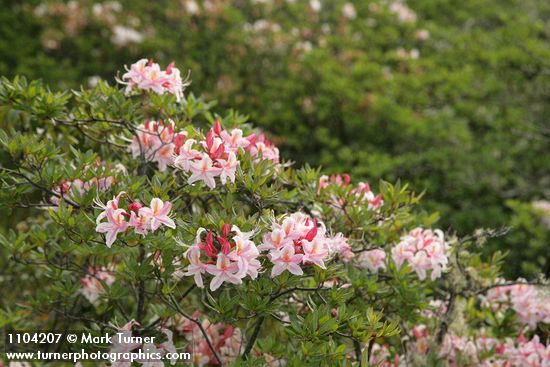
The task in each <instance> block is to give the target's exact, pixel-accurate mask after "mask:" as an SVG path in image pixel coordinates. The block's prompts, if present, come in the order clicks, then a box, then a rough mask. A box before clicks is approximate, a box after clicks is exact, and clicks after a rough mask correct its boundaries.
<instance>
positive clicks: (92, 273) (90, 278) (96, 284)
mask: <svg viewBox="0 0 550 367" xmlns="http://www.w3.org/2000/svg"><path fill="white" fill-rule="evenodd" d="M81 282H82V290H81V293H82V295H83V296H84V297H85V298H86V299H87V300H88V301H90V303H91V304H93V305H96V304H97V301H98V300H99V296H100V295H101V293H102V292H103V289H104V287H103V283H105V284H106V285H108V286H111V285H112V284H113V283H114V282H115V276H114V274H113V272H112V271H111V270H108V269H106V268H105V267H102V268H100V267H95V268H94V267H91V266H90V267H89V268H88V274H87V275H86V276H85V277H84V278H82V280H81ZM102 282H103V283H102Z"/></svg>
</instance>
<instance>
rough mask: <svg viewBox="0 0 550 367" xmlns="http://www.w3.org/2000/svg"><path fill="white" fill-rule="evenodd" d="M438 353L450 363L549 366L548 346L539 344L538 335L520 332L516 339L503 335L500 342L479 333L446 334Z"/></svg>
mask: <svg viewBox="0 0 550 367" xmlns="http://www.w3.org/2000/svg"><path fill="white" fill-rule="evenodd" d="M439 355H440V357H444V358H446V359H447V361H448V363H449V364H451V365H457V363H458V361H464V360H465V359H467V360H469V361H470V362H471V363H472V364H476V365H480V366H486V367H492V366H499V367H500V366H541V367H542V366H550V346H547V345H544V344H542V343H541V342H540V339H539V336H538V335H535V336H534V337H533V338H532V339H531V340H527V339H526V338H525V337H524V336H523V335H520V336H519V337H518V338H517V339H516V340H514V339H512V338H506V339H505V341H504V342H501V341H500V340H498V339H496V338H492V337H486V336H483V335H482V336H479V337H477V338H467V337H463V336H457V335H453V334H451V333H449V334H447V335H446V336H445V339H444V340H443V345H442V347H441V350H440V353H439Z"/></svg>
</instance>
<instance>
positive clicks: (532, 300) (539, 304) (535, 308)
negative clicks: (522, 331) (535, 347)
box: [483, 284, 550, 329]
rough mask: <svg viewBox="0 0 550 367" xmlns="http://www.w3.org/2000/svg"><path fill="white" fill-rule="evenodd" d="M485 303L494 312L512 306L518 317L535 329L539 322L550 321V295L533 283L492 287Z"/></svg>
mask: <svg viewBox="0 0 550 367" xmlns="http://www.w3.org/2000/svg"><path fill="white" fill-rule="evenodd" d="M483 303H484V305H486V306H488V307H489V308H490V309H491V311H493V312H497V311H500V310H506V309H507V308H509V307H511V308H512V309H513V310H514V311H515V312H516V315H517V318H518V319H519V320H520V321H521V322H522V323H525V324H527V325H528V326H529V327H530V328H531V329H535V328H536V327H537V324H538V323H539V322H542V323H547V324H548V323H550V295H548V294H544V293H543V292H542V291H540V290H539V289H538V288H537V287H536V286H533V285H529V284H513V285H503V286H501V287H495V288H492V289H490V290H489V291H488V292H487V295H486V296H485V297H484V299H483Z"/></svg>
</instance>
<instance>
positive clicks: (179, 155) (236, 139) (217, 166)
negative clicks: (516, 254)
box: [173, 121, 279, 189]
mask: <svg viewBox="0 0 550 367" xmlns="http://www.w3.org/2000/svg"><path fill="white" fill-rule="evenodd" d="M240 149H244V150H245V151H247V152H248V153H249V154H250V155H251V156H252V157H253V158H256V159H255V160H256V161H257V159H259V157H260V155H261V157H262V158H263V159H269V160H272V161H273V162H275V163H278V162H279V155H278V154H279V153H278V150H276V149H277V148H274V147H272V146H271V145H270V143H268V141H267V140H266V139H265V137H264V136H263V135H262V136H261V137H260V138H258V139H257V138H256V136H255V135H254V134H252V135H250V136H248V137H246V138H245V137H243V132H242V130H240V129H233V130H231V131H227V130H224V129H222V127H221V125H220V123H219V122H218V121H216V123H215V124H214V126H213V127H212V129H211V130H210V131H209V132H208V134H207V135H206V137H205V139H204V140H203V141H197V140H195V139H189V140H187V141H185V143H183V145H182V146H181V149H178V150H177V151H176V154H175V158H174V160H173V164H174V166H175V167H177V168H179V169H181V170H182V171H185V172H189V173H191V175H190V176H189V178H188V180H187V182H188V183H189V184H193V183H195V182H198V181H202V182H204V183H205V184H206V186H208V187H209V188H210V189H214V188H215V187H216V180H215V178H216V177H219V179H220V182H221V184H222V185H225V184H226V183H227V182H228V181H229V182H235V172H236V170H237V166H238V165H239V164H240V162H239V160H238V159H237V155H238V153H239V150H240Z"/></svg>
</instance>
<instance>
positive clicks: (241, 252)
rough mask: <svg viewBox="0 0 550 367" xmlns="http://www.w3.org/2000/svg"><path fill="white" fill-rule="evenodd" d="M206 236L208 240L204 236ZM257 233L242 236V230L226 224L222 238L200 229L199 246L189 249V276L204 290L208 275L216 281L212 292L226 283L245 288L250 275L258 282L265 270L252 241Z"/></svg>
mask: <svg viewBox="0 0 550 367" xmlns="http://www.w3.org/2000/svg"><path fill="white" fill-rule="evenodd" d="M203 233H206V236H205V238H204V240H203V239H202V238H201V237H202V234H203ZM253 235H254V233H253V232H242V231H241V230H240V229H239V227H237V226H235V225H234V226H232V227H230V226H229V224H227V223H225V224H224V225H223V228H222V231H221V234H219V235H217V234H215V233H214V232H213V231H207V230H206V229H204V228H199V230H198V231H197V235H196V238H195V243H194V244H193V245H192V246H190V247H189V249H187V251H186V252H185V254H184V255H185V257H186V258H187V260H188V261H189V266H188V267H187V268H186V269H185V270H186V271H185V273H184V274H183V275H185V276H193V277H194V279H195V283H196V284H197V286H198V287H200V288H203V287H204V283H203V279H202V275H203V274H205V273H208V274H210V275H213V276H214V278H213V279H212V281H211V282H210V290H212V291H215V290H216V289H218V288H219V287H220V286H221V285H222V284H223V283H224V282H229V283H232V284H241V283H242V279H243V278H244V277H246V276H247V275H248V276H249V277H250V278H251V279H256V277H257V276H258V271H259V270H260V268H261V264H260V261H259V260H258V256H259V255H260V252H259V251H258V248H256V245H255V244H254V242H252V241H251V240H250V238H251V237H252V236H253Z"/></svg>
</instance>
